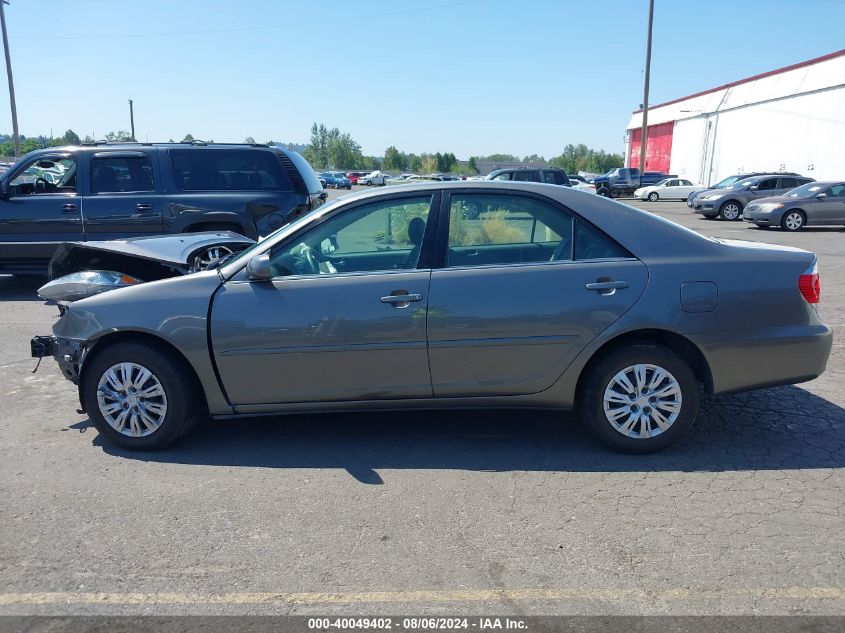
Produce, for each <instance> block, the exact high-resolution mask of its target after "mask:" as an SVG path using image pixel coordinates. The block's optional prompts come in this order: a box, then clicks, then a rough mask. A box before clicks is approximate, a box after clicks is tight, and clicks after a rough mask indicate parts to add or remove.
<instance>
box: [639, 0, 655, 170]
mask: <svg viewBox="0 0 845 633" xmlns="http://www.w3.org/2000/svg"><path fill="white" fill-rule="evenodd" d="M653 22H654V0H648V38H647V40H646V47H645V80H644V82H643V126H642V129H641V130H640V173H643V172H644V171H645V150H646V145H647V144H648V83H649V79H650V76H651V26H652V23H653Z"/></svg>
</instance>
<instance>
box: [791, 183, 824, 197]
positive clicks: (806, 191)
mask: <svg viewBox="0 0 845 633" xmlns="http://www.w3.org/2000/svg"><path fill="white" fill-rule="evenodd" d="M822 189H824V185H820V184H819V183H817V182H808V183H807V184H806V185H801V186H800V187H795V189H790V190H789V191H787V192H786V193H785V194H784V195H785V196H786V197H787V198H812V197H813V196H814V195H816V194H817V193H820V192H821V190H822Z"/></svg>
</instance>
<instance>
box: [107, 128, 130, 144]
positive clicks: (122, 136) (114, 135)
mask: <svg viewBox="0 0 845 633" xmlns="http://www.w3.org/2000/svg"><path fill="white" fill-rule="evenodd" d="M106 140H107V141H112V142H115V141H131V140H132V135H131V134H130V133H129V132H127V131H126V130H118V131H117V132H109V133H108V134H106Z"/></svg>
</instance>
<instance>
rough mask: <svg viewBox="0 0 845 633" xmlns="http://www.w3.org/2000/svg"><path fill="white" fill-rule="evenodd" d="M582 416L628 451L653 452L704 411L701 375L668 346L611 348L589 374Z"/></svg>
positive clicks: (674, 438) (606, 438) (608, 441)
mask: <svg viewBox="0 0 845 633" xmlns="http://www.w3.org/2000/svg"><path fill="white" fill-rule="evenodd" d="M580 396H581V397H580V401H579V412H580V414H581V418H582V419H583V420H584V422H585V423H586V424H587V426H588V427H589V428H590V430H592V431H593V433H595V434H596V435H597V436H598V437H599V438H600V439H601V440H602V441H604V442H605V443H606V444H608V445H609V446H610V447H612V448H614V449H616V450H619V451H623V452H626V453H651V452H653V451H657V450H660V449H662V448H665V447H666V446H669V445H670V444H672V443H674V442H675V441H677V440H678V439H679V438H680V437H681V436H682V435H683V434H684V433H686V432H687V431H688V430H689V429H690V427H691V426H692V425H693V422H695V417H696V415H697V414H698V381H697V380H696V377H695V374H694V373H693V371H692V369H690V367H689V365H688V364H687V363H686V362H685V361H684V360H683V359H682V358H680V357H679V356H678V355H677V354H675V353H674V352H672V351H671V350H669V349H668V348H666V347H663V346H661V345H654V344H644V343H641V344H636V345H631V346H629V347H624V348H620V349H618V350H616V351H614V352H611V353H610V354H609V355H608V356H606V357H605V358H603V359H602V360H601V361H599V362H598V363H597V364H596V365H595V366H594V367H593V368H592V369H591V370H590V372H589V374H588V375H587V376H585V383H584V388H583V390H582V392H581V394H580Z"/></svg>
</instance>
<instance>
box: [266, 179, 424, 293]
mask: <svg viewBox="0 0 845 633" xmlns="http://www.w3.org/2000/svg"><path fill="white" fill-rule="evenodd" d="M431 198H432V197H431V196H430V195H429V196H414V197H408V198H400V199H393V200H386V201H381V202H373V203H370V204H364V205H361V206H359V207H355V208H354V209H350V210H348V211H345V212H343V213H341V214H340V215H337V216H335V217H333V218H330V219H328V220H326V221H324V222H322V223H321V224H319V225H317V226H316V227H314V229H312V230H311V231H309V232H308V233H306V234H305V235H304V236H303V237H302V238H301V239H299V240H297V241H296V243H295V244H290V243H286V244H284V245H282V246H280V247H277V248H276V249H274V251H273V252H272V253H271V254H270V265H271V268H272V270H273V273H274V274H275V275H276V276H284V275H327V274H337V273H352V272H375V271H387V270H396V269H413V268H416V267H417V264H418V263H419V259H420V252H421V250H422V244H423V237H424V235H425V230H426V226H427V225H428V217H429V210H430V208H431Z"/></svg>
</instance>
